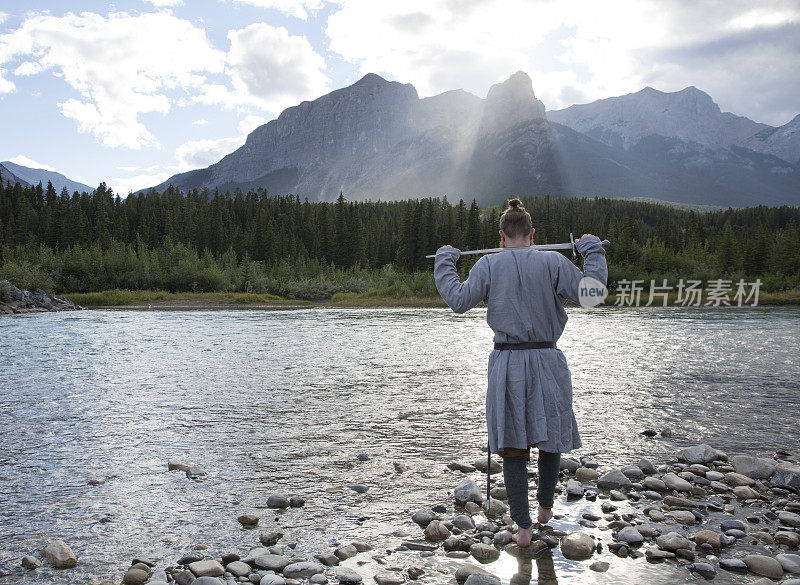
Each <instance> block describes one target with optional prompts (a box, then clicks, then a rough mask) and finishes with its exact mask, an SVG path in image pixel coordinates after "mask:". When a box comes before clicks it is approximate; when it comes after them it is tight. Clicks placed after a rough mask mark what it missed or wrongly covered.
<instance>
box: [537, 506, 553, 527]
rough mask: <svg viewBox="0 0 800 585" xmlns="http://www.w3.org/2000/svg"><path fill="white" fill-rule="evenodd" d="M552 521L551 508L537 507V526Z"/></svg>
mask: <svg viewBox="0 0 800 585" xmlns="http://www.w3.org/2000/svg"><path fill="white" fill-rule="evenodd" d="M552 519H553V508H543V507H542V506H539V517H538V518H537V520H538V521H539V524H547V523H548V522H550V520H552Z"/></svg>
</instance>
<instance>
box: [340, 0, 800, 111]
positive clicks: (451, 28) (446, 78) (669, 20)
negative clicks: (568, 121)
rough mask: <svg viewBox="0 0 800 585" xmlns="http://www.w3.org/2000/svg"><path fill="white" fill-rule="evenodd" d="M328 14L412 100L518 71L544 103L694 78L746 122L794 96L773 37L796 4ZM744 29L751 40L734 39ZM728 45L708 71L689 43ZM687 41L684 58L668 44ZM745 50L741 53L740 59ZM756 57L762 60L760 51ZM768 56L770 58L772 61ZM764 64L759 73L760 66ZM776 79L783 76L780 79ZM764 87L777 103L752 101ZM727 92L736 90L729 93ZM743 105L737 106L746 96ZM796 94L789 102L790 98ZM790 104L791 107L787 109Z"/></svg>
mask: <svg viewBox="0 0 800 585" xmlns="http://www.w3.org/2000/svg"><path fill="white" fill-rule="evenodd" d="M338 4H339V7H338V9H336V10H335V11H334V12H333V13H332V14H331V15H330V16H329V17H328V24H327V28H326V31H325V32H326V35H327V36H328V38H329V40H330V50H331V51H332V52H334V53H337V54H338V55H340V56H341V57H342V58H344V59H345V60H346V61H348V62H351V63H353V64H355V65H356V66H357V68H358V70H359V73H360V74H365V73H368V72H375V73H379V74H383V75H385V76H387V77H390V78H392V79H398V80H400V81H404V82H411V83H413V84H414V85H415V86H416V87H417V89H418V90H419V92H420V95H422V96H428V95H432V94H434V93H439V92H441V91H445V90H448V89H454V88H458V87H462V88H464V89H466V90H468V91H471V92H473V93H476V94H478V95H485V94H486V91H487V90H488V88H489V87H490V86H491V85H492V84H493V83H497V82H498V81H501V80H503V79H505V78H506V77H508V76H509V75H510V74H511V73H513V72H514V71H516V70H518V69H522V70H524V71H527V72H528V73H529V74H530V75H531V77H532V79H533V81H534V89H535V90H536V93H537V97H539V98H540V99H542V100H543V101H544V103H545V104H546V106H547V107H548V109H557V108H561V107H565V106H568V105H571V103H573V102H572V101H571V100H573V99H576V98H578V99H580V98H581V97H582V96H584V97H585V99H586V100H595V99H600V98H604V97H609V96H615V95H621V94H625V93H630V92H634V91H638V90H639V89H641V88H642V87H643V86H645V85H648V84H650V85H652V84H657V85H656V86H657V87H658V88H659V89H662V90H665V91H674V90H678V89H682V88H683V87H685V86H687V85H696V86H698V87H700V88H701V89H704V90H705V91H708V92H709V93H710V94H711V95H712V96H713V97H714V98H715V99H717V100H718V101H719V102H720V104H721V105H723V107H724V106H725V105H727V104H730V106H729V107H733V106H734V105H735V106H736V107H738V108H741V109H740V111H739V112H737V113H742V114H746V115H749V116H752V117H755V118H756V119H765V120H766V121H769V120H768V119H772V121H773V122H774V121H776V120H775V117H776V115H775V113H776V111H778V110H781V109H782V108H783V107H784V106H786V104H788V102H789V101H791V100H792V99H795V97H794V96H795V95H796V93H793V92H794V88H795V87H796V86H795V81H790V82H789V83H786V81H785V80H787V79H788V80H797V79H798V75H799V74H798V70H799V68H798V52H797V51H796V49H795V48H794V47H792V48H791V51H792V52H790V53H785V54H784V57H783V58H780V57H779V56H777V55H778V54H779V53H780V52H781V50H782V49H781V47H783V46H784V43H783V41H782V40H781V39H780V38H776V37H774V36H773V35H774V33H775V32H776V31H777V30H778V29H779V28H780V27H784V26H788V25H793V23H797V22H798V21H800V5H798V3H797V2H796V0H763V1H762V2H759V3H758V4H755V5H754V4H753V3H752V2H751V1H749V0H747V1H745V0H728V1H727V2H724V3H718V2H714V3H707V2H696V1H694V0H619V1H617V2H597V1H596V0H572V1H570V2H558V1H557V0H536V1H532V0H480V1H478V0H408V1H406V2H402V3H400V2H392V3H389V2H374V0H339V2H338ZM743 30H746V31H748V32H749V33H751V34H755V35H756V36H758V38H759V39H760V41H759V42H760V43H761V45H760V46H758V47H757V46H755V45H753V44H751V43H748V42H747V41H746V40H745V38H744V37H742V36H741V34H740V33H741V31H743ZM717 42H720V43H723V44H725V43H731V44H732V45H734V46H735V47H736V48H735V49H733V48H731V49H730V50H726V51H724V52H722V53H720V60H719V61H718V62H716V64H715V65H716V68H717V69H718V70H719V71H721V72H725V71H727V72H734V73H735V74H730V75H723V74H720V73H717V74H715V75H711V76H709V75H708V73H709V72H710V69H711V62H710V61H709V63H708V64H707V66H706V65H704V66H702V67H698V63H697V62H696V58H695V57H693V56H692V55H691V50H692V49H693V48H696V49H697V50H698V51H700V52H701V53H702V51H703V44H704V43H717ZM684 47H687V48H689V54H683V53H682V52H681V51H680V49H681V48H684ZM748 52H749V53H751V54H750V55H749V56H748V58H746V59H744V60H742V56H743V55H746V54H747V53H748ZM759 55H762V56H763V57H760V56H759ZM776 57H777V58H776ZM767 69H768V70H767ZM781 79H783V80H784V81H783V82H782V81H781ZM762 92H764V94H765V95H767V96H772V95H775V96H778V95H780V96H782V98H781V100H782V104H783V105H781V103H779V101H781V100H778V99H777V98H769V99H768V100H764V101H762V100H760V99H758V100H756V99H753V97H754V96H756V95H758V94H761V93H762ZM737 96H741V97H740V98H738V99H737ZM748 100H750V101H749V103H747V101H748ZM795 101H796V100H795ZM796 107H797V106H796V105H795V109H796Z"/></svg>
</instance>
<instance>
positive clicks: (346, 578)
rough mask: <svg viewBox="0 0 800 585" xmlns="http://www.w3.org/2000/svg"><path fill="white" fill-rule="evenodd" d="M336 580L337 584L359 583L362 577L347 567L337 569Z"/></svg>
mask: <svg viewBox="0 0 800 585" xmlns="http://www.w3.org/2000/svg"><path fill="white" fill-rule="evenodd" d="M336 578H337V579H338V580H339V583H361V581H362V580H363V577H361V575H359V574H358V573H356V572H355V571H354V570H353V569H350V568H349V567H337V569H336Z"/></svg>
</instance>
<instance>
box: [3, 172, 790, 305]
mask: <svg viewBox="0 0 800 585" xmlns="http://www.w3.org/2000/svg"><path fill="white" fill-rule="evenodd" d="M524 202H525V205H526V207H527V208H528V210H529V211H530V212H531V215H532V216H533V222H534V227H535V228H536V241H537V242H541V243H547V242H561V241H566V239H567V238H568V237H569V233H570V231H574V232H575V236H576V237H578V236H579V235H581V234H582V233H584V232H590V233H594V234H597V235H599V236H601V237H603V238H607V239H609V240H611V242H612V246H611V248H610V249H609V251H608V260H609V266H610V279H609V280H610V285H611V286H612V289H613V285H614V283H615V282H616V281H617V280H620V279H629V280H632V279H643V280H645V281H649V280H650V279H658V280H660V279H664V278H666V279H669V280H670V281H677V280H678V279H680V278H684V279H689V278H693V279H700V280H709V279H716V278H730V279H738V278H746V279H749V280H753V279H755V278H761V280H762V281H763V283H764V284H763V286H762V290H768V291H778V290H786V289H793V288H798V286H800V233H799V232H798V225H800V209H798V208H796V207H752V208H745V209H728V210H724V211H712V212H698V211H690V210H683V209H677V208H674V207H670V206H667V205H660V204H654V203H642V202H636V201H629V200H622V199H609V198H594V199H576V198H567V197H549V196H547V197H537V198H524ZM504 203H505V202H504V201H502V202H501V201H498V205H497V206H492V207H489V208H485V209H480V208H479V207H478V206H477V204H476V203H475V202H474V200H473V201H472V202H471V203H468V202H465V201H464V200H460V201H458V202H449V201H447V199H439V198H435V197H434V198H422V199H411V200H406V201H391V202H382V201H377V202H376V201H364V202H360V201H359V202H351V201H347V200H346V198H345V197H344V196H343V195H340V196H339V197H338V199H337V200H336V201H335V202H313V203H312V202H309V201H307V200H304V201H301V200H300V199H299V198H298V197H295V196H272V195H268V194H267V193H266V192H265V191H264V190H257V191H249V192H247V193H242V192H240V191H238V190H237V191H235V192H234V193H232V194H228V193H225V194H220V193H217V192H214V193H209V192H207V191H204V192H198V191H196V190H195V191H190V192H188V193H182V192H180V191H177V190H174V189H173V188H171V187H170V188H168V189H167V190H165V191H164V192H163V193H157V192H155V191H152V190H151V191H150V192H146V193H140V194H137V195H130V196H128V197H127V198H126V199H122V198H120V197H119V196H116V195H115V194H114V193H112V191H111V190H109V189H107V188H106V186H105V185H104V184H101V185H100V186H99V188H98V189H97V190H96V191H95V192H94V193H77V192H76V193H73V194H71V195H70V194H69V193H68V192H67V191H66V190H63V191H62V192H61V193H57V192H56V191H55V189H53V187H52V185H50V184H48V186H47V187H43V186H42V185H38V186H36V187H27V188H22V187H21V186H20V185H19V184H16V185H12V184H10V183H8V184H6V185H5V186H2V187H0V279H8V280H11V281H12V282H14V283H15V284H17V285H18V286H23V287H25V288H33V287H42V288H45V289H46V290H49V291H55V292H61V293H64V292H88V291H96V290H103V289H110V288H127V289H154V290H169V291H189V290H192V291H243V292H259V293H273V294H280V295H282V296H293V297H299V298H325V297H329V296H330V295H331V294H333V293H335V292H344V291H354V292H364V291H366V290H369V289H370V288H376V287H377V288H383V289H386V294H390V295H404V294H405V295H415V296H425V295H435V294H436V291H435V288H434V287H433V282H432V277H431V267H432V261H431V260H426V259H425V255H426V254H431V253H433V252H434V251H435V250H436V249H437V248H438V247H439V246H440V245H442V244H446V243H449V244H452V245H454V246H456V247H458V248H461V249H472V248H483V247H493V246H496V245H498V240H499V236H498V233H497V230H498V221H499V216H500V213H501V211H502V207H501V205H500V204H504ZM474 261H475V258H464V259H463V260H462V272H463V274H466V271H467V270H468V269H469V267H470V265H471V263H473V262H474ZM397 281H399V282H397Z"/></svg>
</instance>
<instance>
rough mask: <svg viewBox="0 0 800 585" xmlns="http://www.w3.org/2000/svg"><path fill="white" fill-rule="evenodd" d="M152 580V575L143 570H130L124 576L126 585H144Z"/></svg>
mask: <svg viewBox="0 0 800 585" xmlns="http://www.w3.org/2000/svg"><path fill="white" fill-rule="evenodd" d="M148 579H150V573H148V572H147V571H143V570H142V569H133V568H131V569H128V570H127V571H125V574H124V575H123V576H122V582H123V583H124V584H125V585H144V584H145V583H147V580H148Z"/></svg>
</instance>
